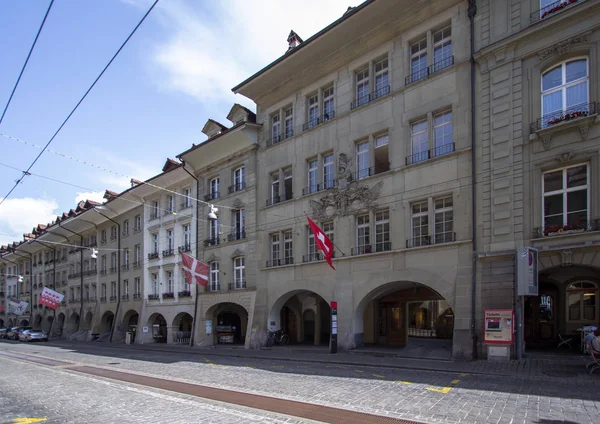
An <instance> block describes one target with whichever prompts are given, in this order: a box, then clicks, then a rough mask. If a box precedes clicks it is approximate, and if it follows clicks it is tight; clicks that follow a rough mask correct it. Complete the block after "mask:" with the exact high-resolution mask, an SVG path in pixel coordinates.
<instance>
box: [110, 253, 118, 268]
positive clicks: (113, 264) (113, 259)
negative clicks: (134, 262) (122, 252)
mask: <svg viewBox="0 0 600 424" xmlns="http://www.w3.org/2000/svg"><path fill="white" fill-rule="evenodd" d="M116 271H117V252H112V253H111V254H110V272H116Z"/></svg>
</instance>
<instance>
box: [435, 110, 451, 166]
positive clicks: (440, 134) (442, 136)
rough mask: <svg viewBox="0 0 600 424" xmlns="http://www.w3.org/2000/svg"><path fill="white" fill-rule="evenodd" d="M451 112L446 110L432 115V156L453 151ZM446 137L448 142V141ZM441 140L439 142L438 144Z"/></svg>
mask: <svg viewBox="0 0 600 424" xmlns="http://www.w3.org/2000/svg"><path fill="white" fill-rule="evenodd" d="M452 131H453V123H452V110H451V109H447V110H444V111H442V112H439V113H436V114H434V115H433V144H434V150H433V156H434V157H437V156H441V155H445V154H448V153H451V152H453V151H454V147H453V144H454V134H453V133H452ZM448 136H449V137H450V141H448V140H447V139H448ZM440 140H441V142H440Z"/></svg>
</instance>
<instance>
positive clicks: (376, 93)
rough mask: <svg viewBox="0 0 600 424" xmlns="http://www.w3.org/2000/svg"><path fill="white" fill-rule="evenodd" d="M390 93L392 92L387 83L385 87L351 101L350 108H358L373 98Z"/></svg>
mask: <svg viewBox="0 0 600 424" xmlns="http://www.w3.org/2000/svg"><path fill="white" fill-rule="evenodd" d="M388 94H390V86H389V85H385V86H383V87H380V88H378V89H376V90H375V91H373V92H372V93H369V94H365V95H364V96H362V97H359V98H358V99H356V100H355V101H353V102H352V103H350V109H351V110H352V109H356V108H357V107H360V106H364V105H366V104H367V103H369V102H372V101H373V100H376V99H378V98H380V97H383V96H386V95H388Z"/></svg>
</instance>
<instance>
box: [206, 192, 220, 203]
mask: <svg viewBox="0 0 600 424" xmlns="http://www.w3.org/2000/svg"><path fill="white" fill-rule="evenodd" d="M219 197H220V195H219V192H218V191H211V192H210V193H208V194H206V195H205V196H204V201H205V202H210V201H211V200H215V199H218V198H219Z"/></svg>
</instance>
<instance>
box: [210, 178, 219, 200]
mask: <svg viewBox="0 0 600 424" xmlns="http://www.w3.org/2000/svg"><path fill="white" fill-rule="evenodd" d="M219 190H220V181H219V177H215V178H213V179H211V180H210V193H209V195H210V198H211V200H212V199H218V198H219V196H220V193H219Z"/></svg>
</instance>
